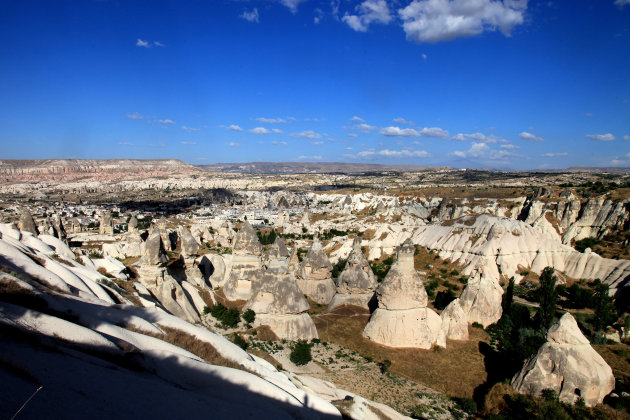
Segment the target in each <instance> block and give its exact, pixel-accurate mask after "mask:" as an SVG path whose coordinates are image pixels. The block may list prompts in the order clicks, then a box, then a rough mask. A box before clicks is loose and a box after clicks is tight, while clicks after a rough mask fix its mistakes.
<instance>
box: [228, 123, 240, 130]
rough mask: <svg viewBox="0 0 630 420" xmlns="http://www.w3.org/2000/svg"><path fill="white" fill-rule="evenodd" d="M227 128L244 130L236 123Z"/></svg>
mask: <svg viewBox="0 0 630 420" xmlns="http://www.w3.org/2000/svg"><path fill="white" fill-rule="evenodd" d="M226 128H227V129H228V130H230V131H243V129H242V128H241V127H239V126H238V125H236V124H230V125H228V126H227V127H226Z"/></svg>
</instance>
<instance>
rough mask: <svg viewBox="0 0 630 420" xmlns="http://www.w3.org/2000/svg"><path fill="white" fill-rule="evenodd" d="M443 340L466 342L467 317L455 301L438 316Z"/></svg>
mask: <svg viewBox="0 0 630 420" xmlns="http://www.w3.org/2000/svg"><path fill="white" fill-rule="evenodd" d="M440 318H441V319H442V331H443V333H444V338H448V339H449V340H468V316H467V315H466V312H464V310H463V309H462V306H461V305H460V300H459V299H455V300H453V301H452V302H451V303H449V304H448V305H447V306H446V308H444V310H443V311H442V313H441V314H440Z"/></svg>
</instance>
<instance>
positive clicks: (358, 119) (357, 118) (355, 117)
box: [350, 115, 365, 122]
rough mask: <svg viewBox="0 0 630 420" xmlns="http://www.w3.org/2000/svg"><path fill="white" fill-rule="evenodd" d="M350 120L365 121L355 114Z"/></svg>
mask: <svg viewBox="0 0 630 420" xmlns="http://www.w3.org/2000/svg"><path fill="white" fill-rule="evenodd" d="M350 121H357V122H365V120H364V119H363V118H361V117H357V116H356V115H355V116H354V117H352V118H350Z"/></svg>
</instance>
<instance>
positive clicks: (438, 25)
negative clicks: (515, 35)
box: [398, 0, 528, 44]
mask: <svg viewBox="0 0 630 420" xmlns="http://www.w3.org/2000/svg"><path fill="white" fill-rule="evenodd" d="M527 1H528V0H504V1H503V2H502V1H497V0H414V1H412V2H411V3H410V4H409V5H408V6H406V7H404V8H402V9H399V10H398V15H399V16H400V18H401V19H402V21H403V29H404V30H405V33H406V34H407V39H411V40H413V41H416V42H417V43H420V44H421V43H423V42H430V43H435V42H440V41H451V40H453V39H456V38H462V37H471V36H475V35H479V34H481V33H483V32H484V31H496V30H497V29H498V30H500V31H501V32H502V33H503V34H504V35H506V36H509V35H510V32H511V31H512V29H513V28H514V27H515V26H516V25H519V24H522V23H523V21H524V13H525V10H526V9H527Z"/></svg>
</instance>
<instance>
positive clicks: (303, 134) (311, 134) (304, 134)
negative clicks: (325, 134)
mask: <svg viewBox="0 0 630 420" xmlns="http://www.w3.org/2000/svg"><path fill="white" fill-rule="evenodd" d="M289 136H291V137H299V138H304V139H320V138H321V137H322V135H321V134H319V133H316V132H315V131H312V130H307V131H302V132H301V133H291V134H289Z"/></svg>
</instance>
